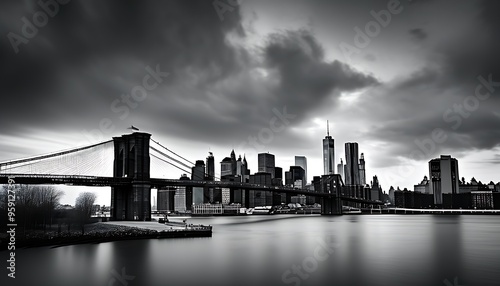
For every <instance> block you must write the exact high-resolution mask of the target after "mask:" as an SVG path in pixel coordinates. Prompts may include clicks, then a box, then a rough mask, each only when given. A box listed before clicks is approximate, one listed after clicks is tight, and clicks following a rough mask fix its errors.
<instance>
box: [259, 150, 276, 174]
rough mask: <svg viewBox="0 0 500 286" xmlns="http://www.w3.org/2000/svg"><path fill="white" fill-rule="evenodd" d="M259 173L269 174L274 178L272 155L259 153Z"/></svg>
mask: <svg viewBox="0 0 500 286" xmlns="http://www.w3.org/2000/svg"><path fill="white" fill-rule="evenodd" d="M258 166H259V172H265V173H270V174H271V178H274V166H275V165H274V155H273V154H269V153H260V154H259V155H258Z"/></svg>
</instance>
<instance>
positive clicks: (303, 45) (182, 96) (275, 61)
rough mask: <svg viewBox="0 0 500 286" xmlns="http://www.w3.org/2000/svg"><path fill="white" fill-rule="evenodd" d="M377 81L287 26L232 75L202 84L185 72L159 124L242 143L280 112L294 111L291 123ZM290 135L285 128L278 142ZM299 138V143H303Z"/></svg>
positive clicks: (172, 89)
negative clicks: (331, 58)
mask: <svg viewBox="0 0 500 286" xmlns="http://www.w3.org/2000/svg"><path fill="white" fill-rule="evenodd" d="M374 84H377V80H376V79H375V78H374V77H373V76H371V75H366V74H362V73H360V72H357V71H355V70H354V69H352V68H351V67H350V66H348V65H346V64H343V63H341V62H338V61H334V62H326V61H325V59H324V52H323V49H322V47H321V45H320V44H319V43H318V41H317V40H316V38H315V37H314V36H313V35H312V34H311V33H310V32H308V31H284V32H281V33H275V34H272V35H269V37H268V39H267V41H266V42H265V44H264V46H263V47H262V49H261V53H260V54H256V55H254V60H253V63H252V64H251V65H248V66H246V67H245V68H242V69H240V70H239V71H238V72H237V73H233V75H232V76H228V77H226V78H224V79H220V80H219V81H217V82H210V83H206V82H203V83H201V84H199V83H196V82H193V80H192V79H190V78H189V76H186V77H185V78H183V79H181V80H180V82H178V83H175V84H172V85H171V86H170V87H168V88H167V89H168V90H169V91H168V92H167V93H168V94H171V96H170V95H169V96H168V102H169V103H172V104H166V105H165V108H164V109H163V110H161V111H160V110H158V112H164V114H165V115H166V116H168V122H165V123H164V124H163V125H162V126H158V128H161V129H162V130H163V131H164V132H173V133H175V134H177V135H180V136H183V137H186V138H193V139H194V138H197V137H198V136H202V137H203V138H210V139H209V140H212V142H214V141H215V142H218V143H220V142H225V143H226V144H227V140H228V138H231V140H235V142H232V143H235V144H238V143H239V141H241V140H246V139H247V137H248V136H249V135H252V136H256V135H257V133H258V132H259V131H260V130H261V129H262V128H265V127H269V123H270V120H271V119H272V118H273V117H276V112H277V111H279V113H280V114H283V113H285V112H286V113H288V114H292V115H293V116H294V118H293V120H291V122H290V125H291V126H297V125H299V124H300V123H301V122H302V120H304V119H305V118H306V115H310V113H311V112H313V111H314V110H315V109H316V108H318V107H319V106H321V105H322V104H324V103H325V102H328V103H329V104H331V108H334V104H335V98H337V97H338V95H339V94H340V92H343V91H351V90H356V89H361V88H365V87H367V86H370V85H374ZM150 111H151V109H150ZM186 126H190V128H186ZM228 134H231V135H230V136H228ZM288 135H289V134H288ZM289 139H290V136H287V134H286V132H285V134H280V138H276V140H277V141H276V142H275V143H276V144H279V140H283V143H285V142H286V141H287V140H289ZM300 141H301V139H297V141H296V143H297V144H299V145H300V144H301V143H300ZM290 148H294V146H290Z"/></svg>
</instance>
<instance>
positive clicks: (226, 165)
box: [220, 157, 233, 178]
mask: <svg viewBox="0 0 500 286" xmlns="http://www.w3.org/2000/svg"><path fill="white" fill-rule="evenodd" d="M232 175H233V163H232V161H231V158H230V157H226V158H224V159H223V160H222V161H221V162H220V176H221V178H222V177H225V176H232Z"/></svg>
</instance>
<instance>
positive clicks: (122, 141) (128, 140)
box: [0, 132, 382, 221]
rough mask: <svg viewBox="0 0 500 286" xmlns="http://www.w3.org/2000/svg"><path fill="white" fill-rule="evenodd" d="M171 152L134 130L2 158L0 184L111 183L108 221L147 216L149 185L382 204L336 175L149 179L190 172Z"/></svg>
mask: <svg viewBox="0 0 500 286" xmlns="http://www.w3.org/2000/svg"><path fill="white" fill-rule="evenodd" d="M107 153H112V155H110V154H107ZM169 154H171V155H169ZM173 154H175V155H177V154H176V153H175V152H173V151H171V150H170V149H169V148H167V147H165V146H164V145H162V144H161V143H160V142H158V141H155V140H154V139H152V138H151V134H149V133H144V132H133V133H130V134H125V135H122V136H119V137H113V138H112V139H111V140H108V141H104V142H100V143H97V144H91V145H88V146H84V147H78V148H73V149H70V150H64V151H59V152H53V153H50V154H44V155H39V156H32V157H29V158H22V159H17V160H10V161H5V162H1V163H0V184H7V182H8V180H9V178H14V179H15V182H16V184H43V185H55V184H65V185H74V186H108V187H111V219H112V220H138V221H149V220H151V189H152V188H153V189H162V188H166V187H201V188H227V189H229V190H230V192H232V191H234V190H255V191H266V192H272V193H279V194H293V195H307V196H313V197H318V198H320V202H321V214H323V215H342V205H343V204H346V203H349V204H351V205H353V204H354V205H356V206H360V207H368V206H370V205H381V204H382V203H381V202H379V201H371V200H370V199H369V198H368V197H367V196H364V195H363V194H362V192H358V191H352V188H349V186H345V185H344V183H343V181H342V177H341V176H340V175H338V174H334V175H324V176H322V177H321V180H320V188H319V189H318V190H315V191H314V192H312V191H310V190H306V189H297V188H292V187H288V186H269V185H261V184H252V183H245V182H229V181H221V180H210V181H209V180H202V181H200V180H179V179H166V178H152V177H151V170H152V168H161V165H171V166H174V167H176V168H179V169H181V170H183V171H185V172H186V173H190V172H189V169H188V167H189V165H186V163H183V162H181V161H180V160H178V159H176V158H175V156H174V155H173ZM107 160H112V162H107ZM152 162H154V165H153V164H152ZM193 165H194V164H193ZM106 166H112V176H109V175H105V174H109V173H110V170H106V169H105V168H106ZM163 167H165V166H163ZM186 169H188V170H186Z"/></svg>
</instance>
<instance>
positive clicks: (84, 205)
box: [75, 192, 97, 234]
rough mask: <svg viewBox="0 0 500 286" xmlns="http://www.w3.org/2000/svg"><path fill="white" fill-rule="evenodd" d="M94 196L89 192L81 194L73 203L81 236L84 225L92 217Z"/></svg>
mask: <svg viewBox="0 0 500 286" xmlns="http://www.w3.org/2000/svg"><path fill="white" fill-rule="evenodd" d="M96 197H97V196H96V194H94V193H91V192H83V193H80V194H79V195H78V197H77V198H76V202H75V208H76V210H77V213H78V217H79V221H80V225H81V227H82V234H83V233H84V231H85V223H86V222H87V221H88V219H89V218H90V216H91V215H92V206H93V205H94V202H95V200H96Z"/></svg>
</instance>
